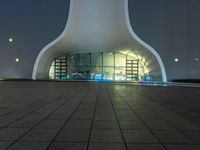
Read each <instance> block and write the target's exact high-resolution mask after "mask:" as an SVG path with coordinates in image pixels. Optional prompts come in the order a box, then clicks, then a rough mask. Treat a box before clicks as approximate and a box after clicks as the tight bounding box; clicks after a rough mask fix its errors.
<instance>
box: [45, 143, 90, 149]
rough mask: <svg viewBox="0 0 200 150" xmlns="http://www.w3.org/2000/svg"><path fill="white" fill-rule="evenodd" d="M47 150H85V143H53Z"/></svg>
mask: <svg viewBox="0 0 200 150" xmlns="http://www.w3.org/2000/svg"><path fill="white" fill-rule="evenodd" d="M48 150H87V143H64V142H54V143H53V144H52V145H51V146H50V148H49V149H48Z"/></svg>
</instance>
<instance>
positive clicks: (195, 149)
mask: <svg viewBox="0 0 200 150" xmlns="http://www.w3.org/2000/svg"><path fill="white" fill-rule="evenodd" d="M166 147H167V150H200V145H186V144H185V145H184V144H182V145H181V144H179V145H175V144H174V145H166Z"/></svg>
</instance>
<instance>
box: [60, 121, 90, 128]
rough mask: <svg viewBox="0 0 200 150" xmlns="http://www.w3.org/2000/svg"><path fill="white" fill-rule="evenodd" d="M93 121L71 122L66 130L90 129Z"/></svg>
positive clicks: (66, 126)
mask: <svg viewBox="0 0 200 150" xmlns="http://www.w3.org/2000/svg"><path fill="white" fill-rule="evenodd" d="M91 124H92V120H69V122H67V124H66V125H65V127H64V128H69V129H70V128H72V129H90V128H91Z"/></svg>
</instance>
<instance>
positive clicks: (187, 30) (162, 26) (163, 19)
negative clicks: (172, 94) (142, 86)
mask: <svg viewBox="0 0 200 150" xmlns="http://www.w3.org/2000/svg"><path fill="white" fill-rule="evenodd" d="M199 8H200V0H129V14H130V20H131V24H132V26H133V29H134V30H135V32H136V34H137V35H138V36H139V37H140V38H141V39H143V40H144V41H145V42H147V43H148V44H150V45H151V46H152V47H153V48H155V49H156V50H157V52H158V53H159V54H160V55H161V57H162V59H163V61H164V65H165V66H166V70H167V75H168V78H169V79H172V78H200V61H199V62H195V58H196V57H199V58H200V9H199ZM68 9H69V0H1V1H0V27H1V28H0V77H1V76H8V77H9V76H10V77H25V78H30V77H31V74H32V69H33V64H34V62H35V59H36V56H37V54H38V53H39V51H40V50H41V49H42V48H43V47H44V46H45V45H46V44H47V43H49V42H51V41H52V40H53V39H55V38H56V37H57V36H58V35H59V34H60V33H61V32H62V31H63V29H64V26H65V24H66V20H67V16H68ZM9 37H13V39H14V42H13V43H11V44H10V43H9V42H8V38H9ZM16 57H19V58H20V63H16V62H15V58H16ZM175 57H178V58H179V59H180V62H179V63H178V64H175V63H174V58H175Z"/></svg>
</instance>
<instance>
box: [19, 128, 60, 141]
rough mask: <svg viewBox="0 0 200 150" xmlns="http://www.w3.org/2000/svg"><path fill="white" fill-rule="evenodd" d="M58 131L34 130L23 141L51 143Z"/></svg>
mask: <svg viewBox="0 0 200 150" xmlns="http://www.w3.org/2000/svg"><path fill="white" fill-rule="evenodd" d="M57 132H58V129H33V130H31V131H30V132H29V133H27V134H26V135H25V136H24V137H23V138H22V139H21V140H22V141H51V140H52V139H53V138H54V136H55V135H56V134H57Z"/></svg>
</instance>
